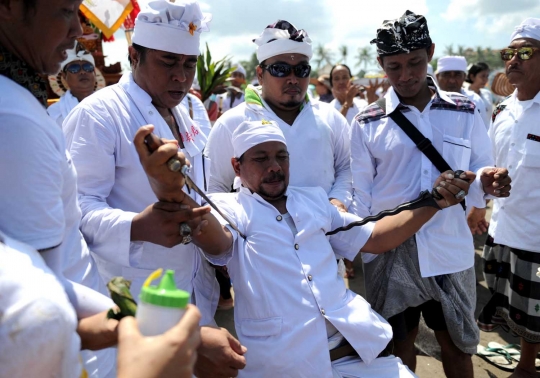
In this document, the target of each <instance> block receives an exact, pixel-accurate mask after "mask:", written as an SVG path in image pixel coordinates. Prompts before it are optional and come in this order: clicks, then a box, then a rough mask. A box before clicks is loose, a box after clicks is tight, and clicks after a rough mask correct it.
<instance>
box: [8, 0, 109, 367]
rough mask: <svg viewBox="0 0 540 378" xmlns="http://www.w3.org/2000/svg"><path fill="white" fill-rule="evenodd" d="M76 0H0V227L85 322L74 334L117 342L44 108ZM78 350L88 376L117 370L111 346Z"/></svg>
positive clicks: (68, 172)
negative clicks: (43, 268) (48, 274)
mask: <svg viewBox="0 0 540 378" xmlns="http://www.w3.org/2000/svg"><path fill="white" fill-rule="evenodd" d="M80 3H81V1H72V2H69V3H66V2H65V1H62V0H37V1H16V2H7V3H6V2H3V3H1V4H0V15H1V16H0V17H1V21H0V56H1V59H0V60H1V62H2V63H1V64H0V87H1V88H2V91H0V135H1V138H0V150H1V151H2V159H0V175H1V176H2V178H3V179H2V180H0V229H1V230H2V232H4V233H5V234H6V235H7V236H9V237H11V238H14V239H16V240H20V241H21V242H24V243H26V244H28V245H30V246H32V247H33V248H34V249H36V250H38V251H39V252H40V253H41V256H42V257H43V259H44V260H45V262H46V263H47V266H48V267H49V268H50V269H51V270H52V271H53V272H54V273H55V274H56V276H57V278H58V280H59V281H60V282H61V284H62V285H63V286H64V289H65V290H66V292H67V294H68V297H69V299H70V302H71V303H72V305H73V306H74V308H75V311H76V313H77V317H78V319H80V321H81V322H82V323H84V325H85V326H84V327H81V328H80V329H79V333H80V335H81V337H84V335H83V332H81V331H83V329H84V330H87V329H90V330H91V334H92V336H91V337H92V338H93V339H94V340H95V341H99V342H100V343H101V347H103V346H111V345H114V344H115V343H116V330H115V328H116V324H117V322H116V321H113V320H111V321H107V319H106V317H105V312H106V310H107V309H109V308H110V307H111V306H112V305H113V302H112V301H111V300H110V299H109V298H108V297H107V296H105V295H103V294H102V293H105V292H106V289H105V286H104V284H103V282H102V280H101V277H100V276H99V273H98V269H97V266H96V263H95V261H94V260H93V259H92V256H91V255H90V252H89V250H88V247H87V245H86V243H85V241H84V239H83V238H82V236H81V234H80V232H79V225H80V217H81V210H80V208H79V206H78V204H77V187H76V173H75V169H74V167H73V164H72V161H71V157H70V156H69V153H67V151H66V148H65V141H64V137H63V135H62V130H61V129H60V127H58V125H57V124H56V123H55V122H54V121H53V120H52V119H51V117H50V116H49V115H48V114H47V112H46V110H45V104H46V102H47V92H46V85H45V82H44V81H43V79H42V78H41V77H40V74H56V73H57V72H58V70H59V69H60V63H61V62H62V60H64V59H65V58H66V50H67V49H69V48H72V47H73V46H74V44H75V40H76V38H77V37H78V36H80V35H81V34H82V29H81V25H80V23H79V18H78V16H77V12H78V8H79V5H80ZM88 323H91V324H88ZM27 342H28V343H31V342H33V340H30V339H29V340H27ZM101 347H100V348H101ZM82 354H83V355H82V357H83V362H84V365H85V369H86V370H87V372H88V374H89V375H90V376H91V377H114V376H116V374H115V355H116V352H115V350H113V349H111V348H109V349H105V350H100V351H96V352H93V351H89V350H85V351H83V353H82Z"/></svg>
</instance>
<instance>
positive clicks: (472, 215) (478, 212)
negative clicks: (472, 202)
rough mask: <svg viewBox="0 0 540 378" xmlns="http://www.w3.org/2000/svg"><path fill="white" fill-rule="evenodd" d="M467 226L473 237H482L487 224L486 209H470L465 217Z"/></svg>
mask: <svg viewBox="0 0 540 378" xmlns="http://www.w3.org/2000/svg"><path fill="white" fill-rule="evenodd" d="M467 224H468V225H469V228H470V229H471V234H473V235H482V234H483V233H484V232H487V230H488V227H489V222H488V221H487V220H486V209H485V208H483V209H479V208H476V207H472V208H471V211H470V212H469V215H467Z"/></svg>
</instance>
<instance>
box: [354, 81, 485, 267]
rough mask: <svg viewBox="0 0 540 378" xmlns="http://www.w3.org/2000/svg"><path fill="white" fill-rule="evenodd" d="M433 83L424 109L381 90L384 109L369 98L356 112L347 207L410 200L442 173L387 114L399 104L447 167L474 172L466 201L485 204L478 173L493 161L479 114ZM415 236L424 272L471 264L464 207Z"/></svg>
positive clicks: (368, 210) (375, 208)
mask: <svg viewBox="0 0 540 378" xmlns="http://www.w3.org/2000/svg"><path fill="white" fill-rule="evenodd" d="M431 85H433V84H431ZM432 88H433V89H434V90H435V89H436V90H437V94H436V95H435V96H434V97H433V99H432V100H431V101H430V103H429V104H428V105H427V106H426V107H425V109H424V110H423V111H422V112H420V111H419V110H418V109H416V108H415V107H412V106H406V105H403V104H401V103H400V101H399V98H398V97H397V95H396V93H395V91H394V89H393V88H390V90H389V91H388V93H387V94H386V95H385V98H386V113H384V112H383V110H382V109H381V108H380V107H379V106H378V105H377V104H371V105H370V106H368V107H367V108H366V109H364V111H363V112H362V113H360V115H359V116H358V117H357V118H356V120H355V122H354V123H353V126H352V128H351V171H352V176H353V189H354V199H353V204H352V205H351V207H350V208H349V211H351V212H352V213H354V214H357V215H359V216H361V217H365V216H367V215H372V214H377V213H379V212H380V211H382V210H386V209H392V208H394V207H396V206H397V205H399V204H401V203H403V202H407V201H410V200H413V199H414V198H416V197H417V196H418V194H419V193H420V191H422V190H431V189H432V187H433V183H434V182H435V180H436V179H437V177H438V176H439V175H440V172H439V171H438V170H437V168H436V167H435V166H434V165H433V164H432V163H431V161H430V160H429V159H428V158H427V157H426V156H425V155H424V154H423V153H422V152H421V151H420V150H419V149H418V148H417V147H416V145H415V144H414V142H413V141H412V140H411V139H410V138H409V137H408V136H407V135H406V134H405V133H404V132H403V130H401V128H400V127H399V126H398V125H396V124H395V123H394V121H392V120H391V119H390V118H389V117H387V116H386V115H387V114H389V113H390V112H392V111H393V110H394V109H396V108H397V107H398V106H399V107H400V109H401V111H402V112H403V114H404V115H405V117H407V118H408V119H409V120H410V121H411V122H412V123H413V124H414V125H415V126H416V127H417V129H418V130H419V131H420V132H421V133H422V134H424V136H425V137H427V138H429V139H430V140H431V142H432V143H433V146H434V147H435V148H436V149H437V151H439V153H440V154H441V155H442V156H443V158H444V159H445V160H446V162H447V163H448V164H449V165H450V167H451V168H452V169H454V170H458V169H461V170H464V171H466V170H471V171H473V172H475V173H477V179H476V181H475V182H474V183H472V184H471V187H470V190H469V194H468V195H467V198H466V203H467V205H468V206H475V207H479V208H483V207H485V200H484V192H483V189H482V185H481V182H480V180H479V177H480V173H481V171H482V170H483V168H485V167H487V166H493V158H492V150H491V145H490V142H489V139H488V136H487V132H486V128H485V126H484V124H483V121H482V119H481V117H480V114H478V112H475V111H474V106H473V104H472V103H471V102H470V100H469V99H468V98H466V97H465V96H462V95H460V94H455V93H452V94H450V93H446V92H444V91H440V90H438V89H437V88H436V87H435V86H433V87H432ZM416 242H417V245H418V257H419V262H420V270H421V273H422V276H423V277H429V276H435V275H441V274H448V273H455V272H459V271H462V270H465V269H468V268H470V267H471V266H473V264H474V245H473V240H472V236H471V232H470V230H469V227H468V226H467V221H466V214H465V211H463V209H462V207H461V206H452V207H450V208H448V209H445V210H443V211H440V212H439V213H437V214H436V215H435V216H434V217H433V218H432V219H431V220H430V221H429V222H427V223H426V224H425V225H424V226H423V227H422V229H421V230H420V231H418V233H417V234H416Z"/></svg>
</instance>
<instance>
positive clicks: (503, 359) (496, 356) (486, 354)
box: [476, 345, 518, 371]
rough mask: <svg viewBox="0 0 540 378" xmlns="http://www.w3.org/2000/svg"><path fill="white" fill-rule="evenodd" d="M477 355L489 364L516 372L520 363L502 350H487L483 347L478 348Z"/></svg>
mask: <svg viewBox="0 0 540 378" xmlns="http://www.w3.org/2000/svg"><path fill="white" fill-rule="evenodd" d="M476 354H477V355H478V356H479V357H481V358H483V359H484V360H486V361H487V362H489V363H491V364H493V365H495V366H497V367H498V368H499V369H502V370H506V371H514V369H515V368H516V366H517V364H518V362H517V361H516V360H515V359H513V358H512V356H511V355H510V354H509V353H508V352H507V351H506V350H504V349H502V348H486V347H484V346H482V345H478V346H477V350H476Z"/></svg>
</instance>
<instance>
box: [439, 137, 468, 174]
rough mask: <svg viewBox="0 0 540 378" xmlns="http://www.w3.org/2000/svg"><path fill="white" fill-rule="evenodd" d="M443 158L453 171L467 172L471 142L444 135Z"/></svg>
mask: <svg viewBox="0 0 540 378" xmlns="http://www.w3.org/2000/svg"><path fill="white" fill-rule="evenodd" d="M443 158H444V160H446V162H447V163H448V165H449V166H450V168H452V169H453V170H458V169H461V170H462V171H467V170H468V169H469V164H470V161H471V141H470V140H467V139H463V138H457V137H453V136H450V135H444V136H443Z"/></svg>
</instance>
